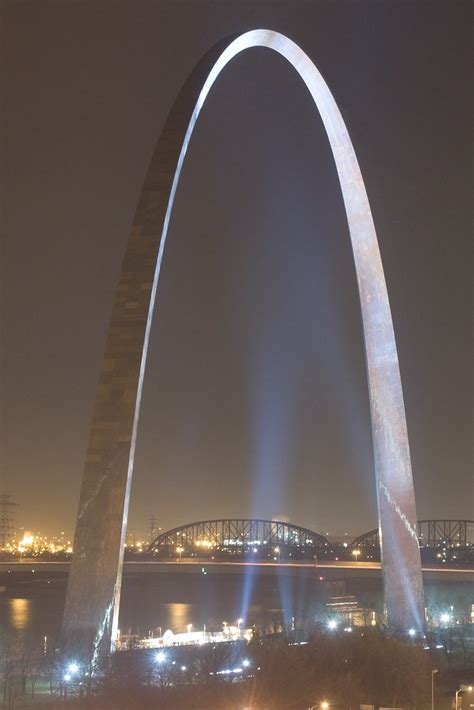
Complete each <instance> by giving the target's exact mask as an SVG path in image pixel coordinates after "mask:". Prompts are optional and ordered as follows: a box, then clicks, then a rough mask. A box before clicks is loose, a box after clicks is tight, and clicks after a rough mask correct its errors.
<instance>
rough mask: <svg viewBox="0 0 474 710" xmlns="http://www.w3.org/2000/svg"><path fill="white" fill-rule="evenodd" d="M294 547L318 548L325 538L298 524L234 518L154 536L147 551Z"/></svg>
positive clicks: (196, 523) (183, 526) (198, 523)
mask: <svg viewBox="0 0 474 710" xmlns="http://www.w3.org/2000/svg"><path fill="white" fill-rule="evenodd" d="M279 545H281V546H289V547H296V548H310V549H315V548H321V547H325V546H328V545H329V542H328V540H327V538H325V537H324V535H320V534H319V533H316V532H314V531H313V530H309V529H308V528H304V527H301V526H299V525H292V524H291V523H285V522H282V521H279V520H260V519H255V520H254V519H248V518H234V519H225V518H220V519H217V520H200V521H198V522H195V523H189V524H187V525H182V526H180V527H177V528H173V529H172V530H168V531H167V532H164V533H162V534H161V535H159V536H158V537H156V538H155V539H154V540H153V542H151V543H150V545H149V546H148V548H147V551H148V552H153V553H159V552H161V551H163V552H166V551H173V552H175V551H176V550H178V551H179V550H181V552H182V553H189V552H191V551H193V550H199V549H200V550H205V549H212V548H214V549H215V548H220V549H227V550H229V549H232V548H234V549H236V550H241V549H247V548H250V547H253V548H256V549H265V548H267V547H268V548H269V549H271V548H272V547H275V546H277V547H278V546H279Z"/></svg>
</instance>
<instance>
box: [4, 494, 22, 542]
mask: <svg viewBox="0 0 474 710" xmlns="http://www.w3.org/2000/svg"><path fill="white" fill-rule="evenodd" d="M17 506H18V503H15V501H14V500H13V496H11V495H10V494H9V493H0V551H1V550H5V548H6V546H7V545H8V543H9V542H10V540H11V538H12V536H13V523H14V518H15V508H16V507H17Z"/></svg>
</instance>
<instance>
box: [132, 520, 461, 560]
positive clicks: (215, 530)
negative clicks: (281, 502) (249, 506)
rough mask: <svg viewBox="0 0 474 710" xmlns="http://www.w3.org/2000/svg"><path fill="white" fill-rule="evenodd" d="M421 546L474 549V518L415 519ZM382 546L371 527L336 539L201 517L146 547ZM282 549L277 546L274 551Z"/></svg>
mask: <svg viewBox="0 0 474 710" xmlns="http://www.w3.org/2000/svg"><path fill="white" fill-rule="evenodd" d="M417 533H418V540H419V545H420V548H421V549H422V550H423V549H430V550H432V551H438V550H448V549H471V548H472V549H474V521H472V520H420V521H418V523H417ZM338 547H344V548H347V549H348V551H349V553H351V552H353V551H354V550H357V549H360V548H362V549H366V550H372V551H373V550H380V538H379V531H378V530H377V529H376V530H370V531H369V532H366V533H364V534H363V535H359V536H358V537H356V538H355V539H354V540H352V542H350V543H345V544H344V545H342V543H337V542H334V541H333V540H331V539H329V538H328V537H326V536H324V535H321V534H320V533H317V532H315V531H314V530H310V529H309V528H305V527H302V526H300V525H294V524H291V523H287V522H282V521H278V520H261V519H249V518H232V519H227V518H219V519H215V520H200V521H197V522H193V523H188V524H186V525H181V526H179V527H175V528H172V529H171V530H168V531H166V532H163V533H161V534H160V535H158V536H157V537H156V538H155V539H154V540H153V541H152V542H151V543H150V544H149V545H148V546H147V548H146V552H148V553H152V554H154V555H164V556H166V555H171V554H172V555H176V554H178V555H179V556H180V557H181V556H183V557H187V556H190V555H191V556H193V555H195V554H196V553H198V552H199V553H200V554H202V553H204V552H205V551H206V550H221V551H227V552H230V551H232V550H234V551H236V552H245V551H248V550H250V549H253V550H254V551H255V552H259V551H260V552H264V551H267V550H268V551H270V550H274V549H275V548H281V549H299V550H300V551H302V552H304V551H316V552H320V551H323V550H324V551H325V552H327V551H328V548H331V549H333V550H334V549H337V548H338ZM278 551H280V550H278Z"/></svg>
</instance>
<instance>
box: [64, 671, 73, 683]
mask: <svg viewBox="0 0 474 710" xmlns="http://www.w3.org/2000/svg"><path fill="white" fill-rule="evenodd" d="M64 680H65V681H66V683H68V682H69V681H70V680H71V675H70V674H69V673H66V674H65V675H64Z"/></svg>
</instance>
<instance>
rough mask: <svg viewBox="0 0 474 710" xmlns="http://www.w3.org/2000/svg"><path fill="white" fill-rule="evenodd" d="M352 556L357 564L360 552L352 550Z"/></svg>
mask: <svg viewBox="0 0 474 710" xmlns="http://www.w3.org/2000/svg"><path fill="white" fill-rule="evenodd" d="M352 554H353V555H354V557H355V561H356V562H358V561H359V556H360V550H353V551H352Z"/></svg>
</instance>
